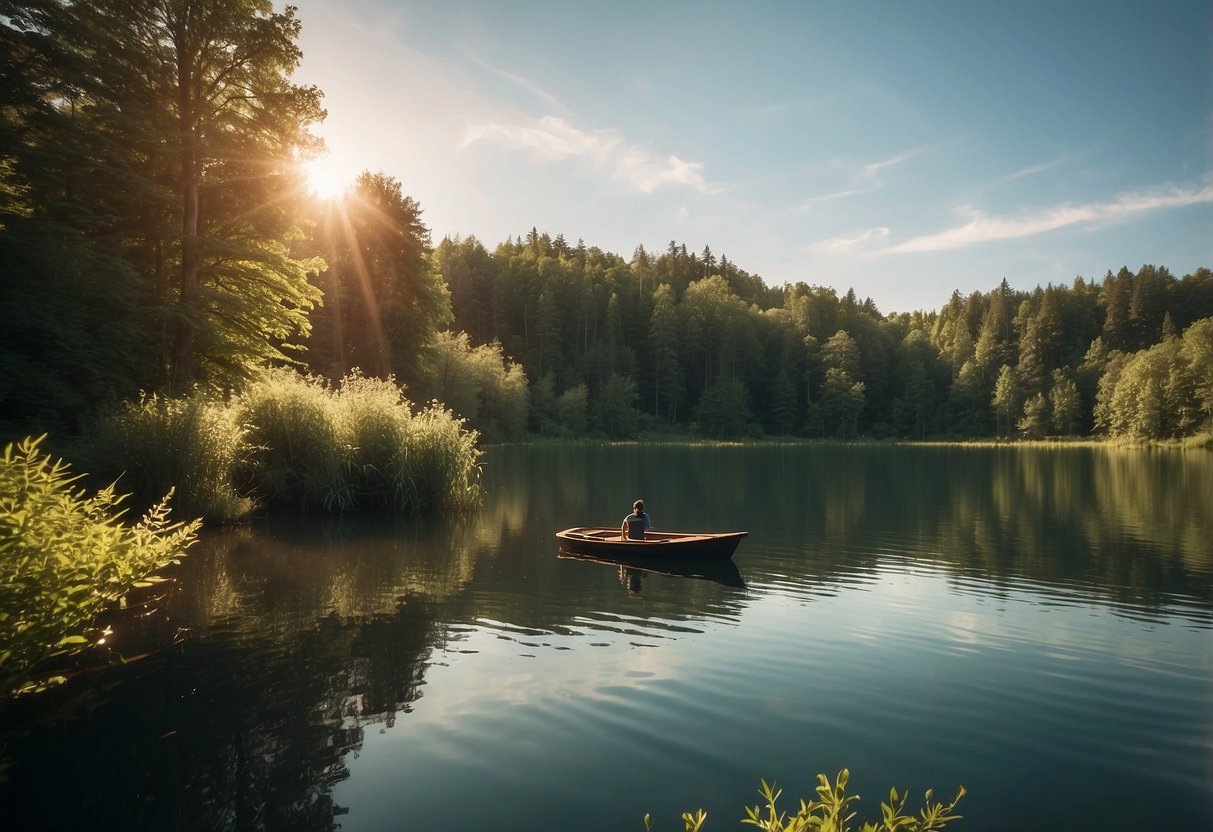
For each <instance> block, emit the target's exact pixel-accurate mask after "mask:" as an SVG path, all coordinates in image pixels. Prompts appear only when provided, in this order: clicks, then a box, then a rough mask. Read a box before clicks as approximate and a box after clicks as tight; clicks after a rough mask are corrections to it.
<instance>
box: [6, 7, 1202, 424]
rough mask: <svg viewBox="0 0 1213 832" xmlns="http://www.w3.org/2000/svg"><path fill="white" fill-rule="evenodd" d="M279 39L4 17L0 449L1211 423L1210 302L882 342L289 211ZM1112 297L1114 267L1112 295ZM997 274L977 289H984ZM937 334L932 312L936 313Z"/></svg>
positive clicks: (261, 21)
mask: <svg viewBox="0 0 1213 832" xmlns="http://www.w3.org/2000/svg"><path fill="white" fill-rule="evenodd" d="M300 26H301V22H300V20H299V19H298V17H297V15H296V12H295V10H294V9H293V8H290V7H287V8H286V9H285V10H284V11H282V12H277V11H275V10H274V8H273V6H272V4H271V3H269V2H267V0H232V2H226V3H203V2H197V0H160V2H152V0H148V2H137V3H132V2H129V1H128V0H98V2H92V3H87V4H85V3H64V2H58V0H36V2H21V3H14V2H10V0H0V53H2V54H3V56H4V58H3V63H2V65H0V76H2V77H0V80H2V83H0V317H2V318H3V320H2V321H0V378H3V379H4V384H3V385H2V386H0V437H2V438H3V439H4V440H5V441H7V440H10V439H14V438H17V437H20V436H25V435H37V434H41V433H43V432H49V433H50V434H51V437H52V441H57V440H58V439H60V438H64V437H67V438H70V437H80V436H86V435H89V434H90V433H92V432H93V431H94V430H95V429H96V426H97V424H98V423H99V422H101V421H103V420H105V419H106V418H109V417H110V416H111V415H112V414H113V413H114V412H115V409H116V408H119V407H121V406H122V405H123V403H131V402H135V401H138V400H140V397H141V396H142V397H147V396H149V395H159V396H168V397H174V396H176V397H182V396H197V395H207V396H212V397H215V398H217V399H224V398H227V397H232V396H234V395H238V394H239V393H240V392H241V391H243V390H244V389H246V388H247V387H248V386H249V385H250V384H252V383H253V382H255V381H256V380H258V379H259V378H261V377H262V375H263V374H264V372H265V371H266V370H267V368H274V367H277V368H283V367H286V368H294V369H295V370H297V371H299V372H300V373H303V374H307V375H310V376H312V377H314V378H317V379H327V380H330V381H332V382H333V383H334V384H336V383H338V382H339V380H341V379H344V378H347V377H349V376H350V374H351V372H354V371H358V372H359V373H361V374H362V375H365V376H366V377H370V378H379V379H384V380H388V379H391V380H394V381H395V382H396V383H398V384H400V385H402V387H403V389H404V395H405V396H406V397H407V398H408V399H409V400H411V401H412V402H429V401H431V400H437V401H439V402H441V403H442V404H443V405H445V407H447V408H449V409H450V410H451V411H452V412H453V413H454V414H456V415H457V416H459V417H461V418H463V419H464V420H466V424H467V425H468V426H469V427H472V428H475V429H476V430H478V431H479V433H480V437H481V439H482V440H486V441H490V442H494V441H510V440H517V439H521V438H524V437H527V436H533V435H540V436H553V437H582V436H593V437H608V438H631V437H645V436H687V437H705V438H718V439H732V438H747V437H764V436H765V437H807V438H833V439H842V440H852V439H857V438H871V439H879V438H898V439H916V440H924V439H947V440H967V439H974V438H1006V437H1025V438H1044V437H1050V436H1064V437H1086V436H1099V437H1109V438H1121V437H1123V438H1131V439H1139V440H1157V439H1170V438H1182V437H1189V436H1196V435H1202V434H1204V433H1206V432H1207V431H1209V429H1210V425H1211V423H1213V272H1210V270H1209V269H1207V268H1199V269H1197V270H1195V271H1194V272H1193V273H1191V274H1185V275H1183V276H1182V277H1177V276H1175V275H1173V274H1171V273H1170V272H1169V271H1168V270H1167V269H1166V268H1165V267H1164V266H1161V265H1143V266H1141V267H1140V268H1138V269H1137V270H1136V271H1132V270H1131V269H1130V268H1128V267H1127V266H1125V267H1120V268H1119V269H1118V270H1117V271H1115V272H1114V271H1112V270H1111V268H1110V269H1109V270H1108V272H1107V273H1106V274H1105V275H1104V276H1103V277H1102V278H1098V279H1096V278H1085V277H1076V278H1075V279H1074V281H1073V282H1072V283H1071V284H1069V285H1052V284H1049V285H1045V286H1043V287H1041V286H1038V287H1036V288H1035V289H1033V290H1032V291H1020V290H1016V289H1013V288H1012V287H1011V286H1010V285H1009V284H1008V282H1007V281H1006V280H1003V281H1002V282H1001V283H999V284H998V285H994V286H992V288H991V289H990V290H989V291H987V292H974V293H972V294H969V295H962V294H960V293H959V292H955V293H953V294H952V296H951V297H950V298H923V299H922V303H923V308H922V309H921V310H918V311H910V312H884V311H882V310H879V309H878V308H877V307H876V306H875V304H874V303H873V302H872V301H871V300H870V299H860V298H858V297H856V295H855V293H854V292H853V291H846V292H842V293H841V294H840V293H839V292H838V291H837V290H836V289H835V288H831V287H830V286H829V285H828V283H829V275H820V276H815V278H814V279H813V280H812V281H808V280H806V281H800V282H795V283H788V284H784V285H782V286H772V285H768V284H767V283H766V282H765V281H764V280H763V279H762V277H761V276H759V275H757V274H751V273H749V272H747V271H746V270H745V269H744V268H742V267H741V266H740V265H739V264H737V263H734V262H733V261H732V260H730V259H729V258H728V257H726V256H725V255H724V254H721V255H719V256H717V255H716V253H714V252H713V250H712V248H711V247H710V245H705V246H704V247H703V249H702V250H701V251H695V250H688V247H687V246H686V245H685V244H683V243H679V242H677V241H670V242H669V243H668V245H664V246H663V247H661V248H660V249H654V250H652V251H650V250H648V249H646V248H645V246H644V245H643V244H641V245H637V246H636V248H635V250H634V251H633V252H631V253H630V255H627V256H624V255H622V254H619V253H615V252H608V251H603V250H602V249H600V248H597V247H594V246H591V245H587V244H586V243H585V242H583V241H582V240H581V239H578V241H577V242H576V243H575V244H573V243H570V242H569V241H568V239H566V237H565V236H564V235H563V233H559V232H557V233H555V235H554V236H553V234H552V232H551V231H540V230H538V229H537V228H535V227H533V226H532V227H530V228H529V230H526V229H527V227H528V226H529V225H531V224H530V223H527V222H526V218H519V222H518V224H519V226H520V227H521V228H520V231H521V233H520V234H519V235H518V236H517V237H511V238H509V239H507V240H505V241H503V242H499V243H497V244H496V245H495V246H493V247H491V248H490V247H488V246H486V245H485V244H484V243H482V242H481V241H479V240H478V239H476V238H475V237H473V236H465V237H456V238H447V239H443V240H441V241H438V242H437V243H435V242H434V241H433V240H432V239H431V236H430V231H429V229H428V228H427V227H426V225H425V222H424V220H423V209H422V206H421V205H420V204H419V203H418V201H417V200H415V199H414V198H413V197H411V196H409V195H408V194H407V192H406V189H405V185H404V183H402V182H401V181H400V180H399V179H397V178H395V177H394V176H391V175H388V174H385V173H379V172H370V171H367V172H365V173H364V174H362V175H361V176H360V177H359V178H358V179H357V181H356V182H354V183H352V184H351V187H350V189H349V190H348V191H347V193H346V195H345V196H344V197H342V198H339V199H337V200H331V201H323V200H319V199H317V198H316V197H315V196H313V195H311V194H309V192H308V189H307V186H306V182H305V178H304V176H303V173H302V165H303V163H304V162H305V161H306V160H307V159H308V158H310V157H312V156H314V155H316V154H318V153H321V152H322V151H323V148H322V146H321V143H320V142H319V140H318V139H317V138H316V137H315V136H314V135H313V134H312V133H311V132H310V128H311V127H313V126H314V125H315V124H317V123H318V122H320V121H321V120H322V119H323V118H324V115H325V113H324V110H323V106H322V105H323V94H322V91H321V90H319V89H316V88H314V87H306V86H299V85H296V84H294V83H293V82H292V80H291V76H292V74H293V72H294V70H295V69H296V67H297V66H298V63H299V60H300V58H301V53H300V50H299V48H298V45H297V40H298V36H299V33H300ZM1109 265H1110V266H1114V264H1109ZM997 270H998V264H996V263H995V264H991V271H992V272H993V273H997ZM941 304H942V305H941Z"/></svg>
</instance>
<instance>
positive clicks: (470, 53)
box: [463, 46, 569, 114]
mask: <svg viewBox="0 0 1213 832" xmlns="http://www.w3.org/2000/svg"><path fill="white" fill-rule="evenodd" d="M463 52H464V54H465V55H467V57H468V58H469V59H470V60H471V61H472V63H474V64H476V65H477V66H479V67H480V68H481V69H486V70H488V71H489V72H491V73H493V74H494V75H496V76H498V77H499V78H504V79H505V80H506V81H509V82H510V83H511V84H514V85H515V86H518V87H520V88H522V89H524V90H526V91H527V92H529V93H530V94H531V95H533V96H535V97H536V98H538V99H539V100H540V101H542V102H543V103H544V104H546V105H548V106H549V107H551V108H552V109H553V110H556V111H557V112H560V113H565V114H567V113H568V112H569V108H568V107H566V106H564V104H562V103H561V102H560V99H558V98H557V97H556V96H554V95H552V94H551V93H550V92H548V91H547V90H545V89H544V88H543V87H541V86H539V85H538V84H536V83H535V82H534V81H532V80H530V79H529V78H524V77H522V76H521V75H518V74H516V73H513V72H510V71H509V70H508V69H502V68H501V67H499V66H494V65H493V64H490V63H489V62H488V61H486V60H485V59H484V58H482V57H480V55H479V54H478V53H477V52H475V51H474V50H473V49H472V48H471V47H468V46H465V47H464V48H463Z"/></svg>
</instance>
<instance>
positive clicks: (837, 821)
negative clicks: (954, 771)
mask: <svg viewBox="0 0 1213 832" xmlns="http://www.w3.org/2000/svg"><path fill="white" fill-rule="evenodd" d="M850 777H851V773H850V772H849V771H848V770H847V769H845V768H844V769H843V770H842V771H840V772H838V776H837V777H836V778H835V779H834V782H833V783H831V782H830V778H829V777H827V776H826V775H824V774H818V775H817V788H816V790H815V791H816V793H817V799H816V800H807V801H806V800H801V801H800V807H799V808H798V809H797V811H796V813H795V814H788V813H787V812H784V811H781V810H780V809H779V806H778V801H779V797H780V795H781V794H782V793H783V792H782V790H781V789H778V788H776V786H775V784H774V783H767V781H766V780H763V781H762V785H761V787H760V788H759V790H758V791H759V794H761V795H762V799H763V803H764V805H762V806H752V807H747V808H746V810H745V813H746V816H745V817H744V818H742V819H741V822H742V823H743V824H746V825H749V826H754V827H757V828H758V829H761V830H763V832H850V831H851V830H852V829H855V828H856V827H854V826H853V825H852V821H854V820H855V816H856V814H857V813H856V812H855V811H854V810H853V809H852V808H851V807H852V805H853V804H855V803H857V802H858V801H859V795H852V794H847V783H848V781H849V780H850ZM965 794H966V791H965V788H964V786H961V787H960V788H959V789H957V791H956V796H955V797H953V798H952V800H951V801H949V802H948V803H943V802H940V801H935V800H933V799H932V797H933V795H934V790H933V789H927V791H926V794H925V795H924V796H923V802H922V808H921V809H920V810H919V811H918V814H916V815H915V814H910V815H907V814H904V812H905V807H906V801H907V798H908V796H909V795H908V794H906V793H899V792H898V791H897V789H895V788H894V789H890V790H889V800H888V802H882V803H881V804H880V814H881V817H880V820H879V821H877V822H873V821H864V822H863V825H862V826H860V827H858V832H936V830H940V829H943V828H945V827H946V826H947V825H948V824H950V823H952V822H953V821H957V820H960V819H961V816H960V815H958V814H956V813H955V812H956V806H957V805H958V804H959V803H960V801H961V799H962V798H963V797H964V796H965ZM707 817H708V816H707V813H706V812H704V811H703V810H702V809H700V810H698V811H696V812H694V813H692V812H684V813H683V815H682V822H683V828H684V830H685V832H700V830H701V829H702V828H703V826H704V824H705V823H706V822H707ZM644 828H645V829H646V830H651V829H652V818H651V817H650V816H649V815H645V816H644Z"/></svg>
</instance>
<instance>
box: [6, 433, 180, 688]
mask: <svg viewBox="0 0 1213 832" xmlns="http://www.w3.org/2000/svg"><path fill="white" fill-rule="evenodd" d="M44 438H45V437H39V438H37V439H25V440H24V441H22V442H20V443H18V444H10V445H8V446H7V447H6V448H5V449H4V454H3V456H2V457H0V495H3V496H2V497H0V622H3V625H4V626H3V627H2V628H0V698H4V697H7V696H10V695H16V694H20V693H28V692H33V691H37V690H41V689H44V688H46V687H48V686H50V685H52V684H56V683H57V681H61V680H62V677H61V676H54V677H51V678H45V679H39V678H36V675H35V674H36V667H37V665H38V664H39V663H41V662H43V661H45V660H46V659H49V658H52V657H54V656H58V655H62V654H65V653H72V652H76V651H78V650H81V649H84V648H86V647H87V646H88V645H90V644H92V643H93V640H94V638H93V637H94V636H96V635H98V634H97V633H96V631H95V630H94V629H93V628H92V623H93V620H94V619H95V617H96V616H97V614H98V613H99V612H101V611H102V610H103V609H105V608H106V607H109V606H111V605H114V604H116V603H118V602H120V600H121V599H122V598H123V597H124V596H125V595H126V593H127V592H128V591H129V590H130V589H131V588H132V587H135V586H145V585H150V584H151V583H153V582H155V581H158V580H160V579H159V578H156V577H154V573H155V572H156V571H159V570H161V569H163V568H164V567H165V566H167V565H168V564H170V563H173V562H174V561H175V560H176V558H177V556H178V555H179V554H180V553H181V552H183V551H184V550H185V549H186V548H187V547H189V545H190V544H191V543H193V541H194V536H195V533H196V530H197V527H198V524H197V523H196V522H195V523H174V522H171V521H170V520H169V516H168V507H167V499H168V498H167V497H166V498H165V502H162V503H160V504H159V505H157V506H155V507H154V508H153V509H152V510H151V511H149V512H148V514H147V515H146V516H144V518H143V519H142V520H140V521H139V522H138V523H136V524H135V525H133V526H132V525H127V524H126V523H124V522H123V521H122V515H123V511H122V510H121V509H120V508H119V504H120V503H121V502H122V499H123V498H122V497H120V496H117V495H116V494H115V492H114V488H113V486H109V487H106V488H103V489H101V490H100V491H98V492H97V493H96V494H94V495H92V496H89V495H87V494H86V493H85V491H84V490H83V489H80V488H76V487H75V483H76V482H78V480H79V477H75V476H70V475H69V474H68V465H67V463H65V462H63V461H62V460H57V461H54V462H52V461H51V457H50V455H49V454H46V453H43V452H42V451H41V449H40V447H39V446H40V444H41V442H42V440H43V439H44ZM170 493H171V492H170ZM31 677H34V678H31Z"/></svg>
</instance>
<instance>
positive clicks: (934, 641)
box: [0, 445, 1213, 832]
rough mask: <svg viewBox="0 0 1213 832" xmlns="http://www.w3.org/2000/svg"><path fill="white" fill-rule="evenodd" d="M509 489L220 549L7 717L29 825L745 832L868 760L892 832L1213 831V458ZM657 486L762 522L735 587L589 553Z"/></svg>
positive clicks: (10, 815)
mask: <svg viewBox="0 0 1213 832" xmlns="http://www.w3.org/2000/svg"><path fill="white" fill-rule="evenodd" d="M484 486H485V488H486V491H487V497H486V500H485V505H484V507H483V509H482V510H481V511H479V512H478V513H477V514H476V515H475V516H473V517H470V518H467V519H464V520H461V521H449V522H430V523H408V524H404V523H390V522H384V521H376V520H375V519H373V518H346V519H344V520H340V521H328V522H318V521H312V520H294V519H281V518H279V519H275V520H274V521H272V522H265V523H259V524H256V525H254V526H252V527H250V528H243V529H238V530H234V531H227V532H222V533H215V534H210V535H208V536H207V537H206V538H205V540H204V541H203V543H201V544H199V545H198V546H197V547H195V549H194V550H193V552H192V554H191V555H190V557H189V558H188V559H187V561H186V562H185V563H184V564H183V566H182V568H181V569H180V570H179V572H178V573H177V578H178V582H177V584H176V586H175V588H174V589H173V590H172V591H171V592H170V593H169V595H168V596H167V597H165V598H164V599H162V600H161V601H159V602H158V603H157V604H156V605H155V610H154V611H153V612H151V613H150V614H146V615H144V614H143V610H142V609H136V610H135V611H134V613H135V614H133V615H132V614H127V615H125V616H122V617H120V618H117V619H115V622H114V627H115V638H114V641H115V643H116V646H117V648H118V649H119V650H121V651H122V653H123V654H124V655H126V656H127V657H128V658H134V659H135V660H134V661H131V662H129V663H128V664H126V665H125V666H121V667H114V668H110V669H103V668H96V667H92V668H83V669H82V671H83V672H80V673H79V674H78V675H76V676H74V677H73V679H72V681H71V683H70V684H69V685H67V686H65V687H64V688H63V689H61V690H58V691H56V692H54V693H52V694H49V695H47V696H44V697H37V698H35V699H34V700H27V701H24V702H21V703H19V704H18V705H17V706H16V707H9V708H8V709H7V710H5V711H0V735H2V736H3V739H4V742H5V754H6V755H7V757H8V761H9V767H8V769H7V772H6V776H7V782H5V783H2V784H0V807H2V808H0V812H3V820H2V821H0V826H3V827H4V828H5V829H25V828H30V829H44V828H45V829H56V828H63V829H76V828H93V829H97V828H102V829H171V828H181V829H221V830H222V829H261V828H267V829H292V830H293V829H328V828H332V827H340V828H341V829H343V830H396V829H437V828H443V829H467V830H481V829H484V830H507V832H508V830H534V829H538V828H552V829H569V828H578V829H583V830H641V829H643V824H642V821H641V819H642V817H643V815H644V814H645V812H651V813H652V814H653V816H654V818H655V821H656V826H657V828H658V829H667V830H669V829H678V828H681V823H680V822H679V821H678V815H679V814H680V813H681V812H682V811H684V810H686V809H688V808H693V807H700V806H702V807H704V808H706V809H707V810H708V812H709V815H710V820H709V823H708V829H709V830H722V829H736V828H740V827H739V826H738V824H737V820H738V819H739V818H740V817H741V816H742V813H743V806H745V805H747V804H753V803H755V802H756V801H757V793H756V787H757V785H758V780H759V778H766V779H768V780H771V779H774V780H777V781H778V782H779V784H780V785H781V786H783V787H784V788H785V797H786V798H787V800H788V806H789V808H790V807H792V806H793V805H794V803H795V800H796V799H797V798H799V797H800V796H802V795H808V794H810V793H811V790H812V785H813V778H814V776H815V774H816V773H817V772H818V771H827V772H831V773H833V772H835V771H837V770H838V769H840V768H842V767H844V766H846V767H849V768H850V769H851V771H852V784H853V786H854V788H855V790H857V791H858V792H860V793H861V794H863V795H864V796H865V800H864V801H863V803H861V804H860V805H861V810H862V809H863V808H865V807H866V812H863V811H861V814H866V815H867V816H869V817H873V816H877V815H878V813H879V807H878V802H879V797H880V796H881V795H885V794H887V792H888V787H889V786H891V785H896V786H898V787H909V788H910V789H912V790H913V791H914V792H915V793H916V796H917V795H919V794H921V791H922V790H923V789H925V788H927V787H929V786H934V787H935V788H936V791H937V793H940V794H943V793H947V794H951V793H952V791H953V790H954V789H955V787H956V786H957V785H959V784H964V785H965V786H966V787H968V788H969V790H970V795H969V797H967V798H966V799H965V801H964V802H963V803H962V806H961V808H962V813H963V814H964V815H965V816H966V820H965V821H963V822H961V823H960V824H959V825H958V826H957V827H956V828H957V829H961V830H963V829H972V830H1022V829H1057V830H1063V829H1091V828H1100V829H1104V830H1130V829H1134V830H1136V829H1176V830H1178V829H1209V828H1213V544H1211V542H1210V541H1213V511H1211V510H1210V509H1211V507H1213V454H1208V453H1187V454H1184V453H1178V452H1150V451H1124V450H1104V449H1064V450H1054V451H1048V450H1024V449H998V448H987V449H963V448H952V447H938V448H936V447H909V448H903V447H856V448H840V447H828V448H826V447H759V448H743V447H645V448H641V447H638V446H630V445H624V446H613V447H597V446H573V447H543V448H527V447H511V448H494V449H491V450H490V451H489V452H488V454H487V455H486V457H485V468H484ZM636 497H644V498H645V499H646V501H647V503H648V510H649V512H650V514H651V515H652V516H653V521H654V524H655V526H656V527H657V528H662V529H667V530H701V529H711V530H720V531H723V530H730V529H748V530H749V531H750V536H749V537H748V538H747V539H746V540H745V541H744V542H743V543H742V545H741V548H740V549H739V550H738V552H737V555H736V557H735V564H736V567H737V569H736V571H735V572H732V573H728V572H726V573H724V574H718V575H714V576H712V578H711V579H700V578H689V577H676V576H668V575H659V574H633V575H626V574H625V575H620V573H619V570H618V569H616V568H614V567H610V566H603V565H599V564H594V563H586V562H580V561H575V560H566V559H560V558H558V557H557V556H556V554H557V550H556V545H555V540H554V538H553V533H554V532H555V531H557V530H559V529H562V528H565V527H568V526H573V525H591V524H592V525H599V524H601V525H615V524H617V523H618V522H619V521H620V520H621V519H622V517H623V515H624V514H625V513H626V512H627V511H628V507H629V506H630V504H631V502H632V500H633V499H635V498H636ZM64 714H71V716H70V717H67V718H65V717H64Z"/></svg>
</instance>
